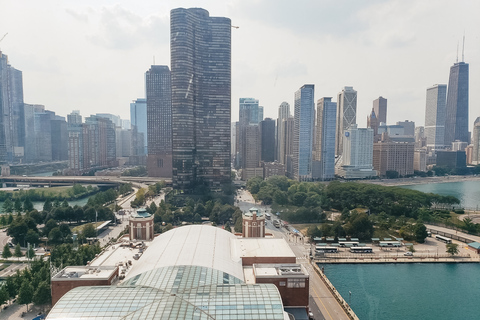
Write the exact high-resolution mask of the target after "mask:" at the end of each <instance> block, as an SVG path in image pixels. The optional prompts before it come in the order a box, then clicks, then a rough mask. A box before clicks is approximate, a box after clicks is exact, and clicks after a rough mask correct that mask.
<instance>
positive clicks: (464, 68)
mask: <svg viewBox="0 0 480 320" xmlns="http://www.w3.org/2000/svg"><path fill="white" fill-rule="evenodd" d="M455 140H459V141H464V142H467V143H468V142H469V134H468V63H465V62H457V63H455V64H454V65H453V66H452V67H451V68H450V77H449V80H448V92H447V104H446V107H445V141H444V143H445V145H446V146H447V147H448V148H450V147H451V143H452V142H453V141H455Z"/></svg>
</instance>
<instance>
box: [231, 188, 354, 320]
mask: <svg viewBox="0 0 480 320" xmlns="http://www.w3.org/2000/svg"><path fill="white" fill-rule="evenodd" d="M235 204H236V205H237V206H238V207H239V208H240V209H241V210H242V212H246V211H248V209H250V208H251V207H255V208H257V209H260V210H261V211H262V212H265V213H270V214H271V215H272V217H271V219H272V220H270V221H268V220H266V228H265V232H266V233H271V234H272V235H273V236H274V237H275V238H283V239H285V241H287V242H288V244H289V245H290V248H291V249H292V251H293V252H294V254H295V255H296V256H297V263H299V264H302V265H303V266H304V267H305V268H306V269H307V271H308V273H309V275H310V302H312V301H314V302H315V303H314V304H312V303H311V305H310V309H311V311H312V312H313V314H314V317H315V319H317V320H318V319H327V320H337V319H339V320H341V319H348V317H347V315H346V314H345V312H344V311H343V309H342V308H341V307H340V305H339V304H338V302H337V301H336V300H335V298H334V297H333V295H332V294H331V293H330V291H329V290H328V288H327V287H326V285H325V284H324V283H323V281H322V280H321V279H320V277H319V276H318V275H317V274H316V272H315V270H314V269H313V267H312V265H311V264H310V260H309V254H310V244H308V243H305V242H304V240H305V239H304V237H303V236H295V235H293V234H292V233H291V232H290V231H288V230H287V229H286V228H285V227H280V228H276V227H274V226H273V224H272V221H273V220H274V219H276V215H275V213H272V212H271V208H270V206H266V205H261V204H258V203H255V200H254V199H253V197H252V195H251V194H250V192H248V191H246V190H238V192H237V197H236V203H235ZM300 239H301V240H300Z"/></svg>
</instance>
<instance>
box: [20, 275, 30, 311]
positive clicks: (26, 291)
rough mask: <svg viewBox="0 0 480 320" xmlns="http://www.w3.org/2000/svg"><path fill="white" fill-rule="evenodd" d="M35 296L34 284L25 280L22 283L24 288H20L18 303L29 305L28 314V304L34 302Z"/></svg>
mask: <svg viewBox="0 0 480 320" xmlns="http://www.w3.org/2000/svg"><path fill="white" fill-rule="evenodd" d="M33 294H34V291H33V286H32V284H31V283H30V281H28V280H27V279H25V280H24V281H23V282H22V286H21V287H20V291H19V292H18V299H17V302H18V303H19V304H25V305H27V312H28V304H29V303H30V302H32V300H33Z"/></svg>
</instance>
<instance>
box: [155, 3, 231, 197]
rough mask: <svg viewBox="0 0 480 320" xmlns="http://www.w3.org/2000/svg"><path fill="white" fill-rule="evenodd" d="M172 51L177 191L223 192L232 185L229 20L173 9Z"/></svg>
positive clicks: (171, 17) (171, 24) (196, 9)
mask: <svg viewBox="0 0 480 320" xmlns="http://www.w3.org/2000/svg"><path fill="white" fill-rule="evenodd" d="M170 50H171V67H172V133H173V186H174V187H175V188H179V189H191V188H192V187H194V186H195V184H198V183H202V184H205V185H207V186H210V187H219V186H220V185H221V184H222V183H225V182H228V181H230V179H231V178H230V166H231V157H230V143H231V142H230V118H231V22H230V19H228V18H223V17H210V16H209V13H208V11H206V10H204V9H201V8H191V9H183V8H178V9H173V10H172V11H171V15H170ZM237 138H238V137H237ZM149 147H150V145H149Z"/></svg>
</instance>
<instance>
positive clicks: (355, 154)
mask: <svg viewBox="0 0 480 320" xmlns="http://www.w3.org/2000/svg"><path fill="white" fill-rule="evenodd" d="M343 135H344V137H343V140H344V141H343V155H342V164H341V166H339V167H338V170H337V172H336V173H337V175H339V176H340V177H343V178H345V179H364V178H368V177H375V176H376V175H377V172H376V171H375V170H373V148H374V147H373V146H374V143H373V129H372V128H357V125H356V124H353V125H351V126H350V128H348V129H347V130H345V132H344V134H343Z"/></svg>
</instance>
